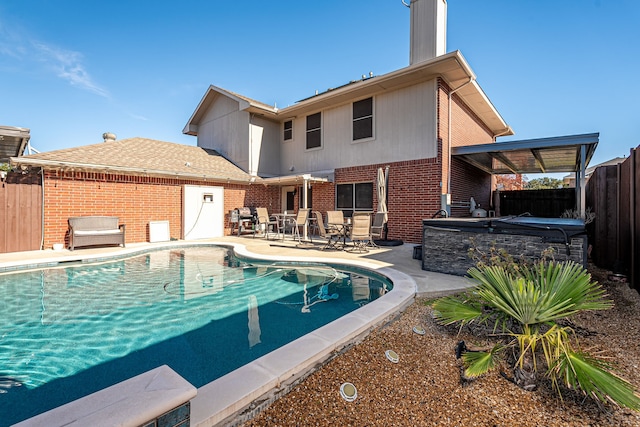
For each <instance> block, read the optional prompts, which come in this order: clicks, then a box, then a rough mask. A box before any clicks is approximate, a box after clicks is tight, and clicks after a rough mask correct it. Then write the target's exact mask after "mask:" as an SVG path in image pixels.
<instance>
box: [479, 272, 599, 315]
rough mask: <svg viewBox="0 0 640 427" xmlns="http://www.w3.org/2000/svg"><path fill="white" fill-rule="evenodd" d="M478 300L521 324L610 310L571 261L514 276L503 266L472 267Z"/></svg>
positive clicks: (587, 275)
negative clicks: (589, 311) (485, 302)
mask: <svg viewBox="0 0 640 427" xmlns="http://www.w3.org/2000/svg"><path fill="white" fill-rule="evenodd" d="M469 275H471V277H473V278H474V279H475V280H476V282H477V283H478V288H477V290H476V291H477V293H478V295H479V297H480V298H482V299H484V300H486V301H487V303H488V304H490V305H491V306H493V307H495V308H496V309H497V310H500V311H502V312H503V313H505V314H507V315H508V316H511V317H512V318H513V319H515V320H517V321H518V322H520V323H522V324H523V325H532V324H536V323H548V322H554V321H556V320H557V319H560V318H563V317H567V316H570V315H572V314H575V313H576V312H578V311H581V310H604V309H608V308H611V301H608V300H606V299H604V290H603V289H602V287H600V286H599V285H598V284H597V283H596V282H592V281H591V276H590V275H589V274H588V273H587V271H586V270H585V269H584V268H583V267H582V266H580V265H578V264H576V263H573V262H565V263H556V262H550V263H539V264H536V265H535V266H534V267H531V268H523V269H522V277H514V276H512V275H511V274H509V273H508V272H507V271H506V270H505V269H504V268H503V267H500V266H493V267H484V268H482V269H477V268H472V269H470V270H469Z"/></svg>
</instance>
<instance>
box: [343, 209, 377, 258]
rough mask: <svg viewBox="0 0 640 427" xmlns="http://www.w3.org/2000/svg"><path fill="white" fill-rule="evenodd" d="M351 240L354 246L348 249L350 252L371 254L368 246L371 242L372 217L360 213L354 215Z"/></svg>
mask: <svg viewBox="0 0 640 427" xmlns="http://www.w3.org/2000/svg"><path fill="white" fill-rule="evenodd" d="M349 238H350V239H351V244H352V245H353V246H352V247H351V248H350V249H347V251H348V252H359V253H365V252H369V249H367V245H368V243H369V242H370V241H371V215H369V214H368V213H358V212H356V213H354V214H353V218H352V219H351V231H350V233H349Z"/></svg>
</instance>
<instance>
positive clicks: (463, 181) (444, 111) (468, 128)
mask: <svg viewBox="0 0 640 427" xmlns="http://www.w3.org/2000/svg"><path fill="white" fill-rule="evenodd" d="M449 91H450V88H449V87H448V86H447V84H446V83H445V82H444V81H442V80H439V85H438V135H439V137H440V138H441V141H443V143H442V155H443V168H442V182H443V187H442V188H443V193H446V191H447V189H446V186H447V173H448V169H447V163H448V155H449V154H448V141H449V140H448V135H449V127H448V123H449V115H448V104H449V103H448V94H449ZM451 135H452V139H451V146H452V147H457V146H463V145H477V144H489V143H492V142H494V141H495V138H494V137H493V134H492V132H491V130H490V129H489V128H488V127H487V126H485V125H484V124H483V123H482V122H481V121H480V120H479V119H478V117H477V116H476V115H475V114H474V113H473V112H472V111H471V110H470V109H469V108H468V107H467V106H466V105H465V104H464V103H463V102H462V100H461V99H460V98H459V97H458V95H457V94H456V93H454V94H453V96H452V102H451ZM491 189H492V180H491V175H490V174H487V173H485V172H483V171H481V170H480V169H477V168H475V167H473V166H471V165H469V164H468V163H466V162H463V161H461V160H455V159H453V160H452V165H451V200H452V201H465V202H468V201H469V200H470V198H471V197H473V198H474V199H475V201H476V202H477V203H480V205H481V206H482V207H483V208H485V209H488V208H489V201H490V199H491ZM452 215H454V216H468V215H469V211H468V210H466V211H464V210H453V211H452Z"/></svg>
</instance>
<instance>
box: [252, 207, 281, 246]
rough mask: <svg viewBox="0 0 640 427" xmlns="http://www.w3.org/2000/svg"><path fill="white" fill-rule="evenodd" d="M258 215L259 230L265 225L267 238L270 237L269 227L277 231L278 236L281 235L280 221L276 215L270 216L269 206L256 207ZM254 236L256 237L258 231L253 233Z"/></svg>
mask: <svg viewBox="0 0 640 427" xmlns="http://www.w3.org/2000/svg"><path fill="white" fill-rule="evenodd" d="M256 215H257V220H256V221H257V222H256V228H257V229H258V230H263V226H264V237H265V238H267V239H268V238H269V229H271V231H275V233H276V236H279V235H280V221H278V220H277V219H276V218H275V217H271V216H269V211H267V208H256ZM253 237H256V233H254V234H253Z"/></svg>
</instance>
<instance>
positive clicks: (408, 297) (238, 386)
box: [0, 237, 471, 426]
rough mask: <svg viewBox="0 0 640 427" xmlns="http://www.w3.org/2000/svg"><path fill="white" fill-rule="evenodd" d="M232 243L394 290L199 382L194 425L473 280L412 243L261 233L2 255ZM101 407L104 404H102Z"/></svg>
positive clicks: (43, 256)
mask: <svg viewBox="0 0 640 427" xmlns="http://www.w3.org/2000/svg"><path fill="white" fill-rule="evenodd" d="M212 243H213V244H221V245H227V246H233V247H234V250H235V251H236V253H237V254H238V255H239V256H242V257H246V258H259V259H262V260H265V259H266V260H273V261H290V260H297V261H309V262H328V263H332V264H347V265H354V266H361V267H364V268H368V269H371V270H375V271H377V272H378V273H381V274H384V275H386V276H388V277H389V278H390V279H391V280H392V281H393V283H394V288H393V290H392V291H391V292H389V293H387V294H386V295H384V296H383V297H381V298H379V299H377V300H375V301H372V302H370V303H369V304H367V305H365V306H363V307H361V308H359V309H357V310H355V311H353V312H351V313H349V314H348V315H346V316H343V317H342V318H340V319H337V320H335V321H334V322H331V323H329V324H328V325H325V326H323V327H321V328H319V329H316V330H315V331H313V332H311V333H309V334H307V335H305V336H303V337H301V338H299V339H297V340H295V341H293V342H291V343H289V344H287V345H285V346H283V347H281V348H279V349H277V350H275V351H273V352H271V353H268V354H266V355H265V356H262V357H260V358H258V359H257V360H255V361H253V362H251V363H249V364H247V365H244V366H242V367H241V368H238V369H236V370H235V371H233V372H231V373H229V374H227V375H225V376H223V377H221V378H219V379H217V380H215V381H213V382H211V383H209V384H206V385H204V386H203V387H200V388H199V389H198V391H197V395H196V397H195V398H194V399H193V400H192V401H191V425H193V426H214V425H220V424H228V423H230V424H234V423H240V422H242V421H243V420H246V419H249V418H251V415H252V414H253V413H255V412H257V411H259V410H261V409H262V408H264V407H266V406H267V405H268V404H269V403H270V402H272V401H273V400H275V399H277V397H279V396H280V395H282V394H284V393H286V392H287V391H288V390H289V389H290V388H291V387H292V386H293V385H295V384H296V383H297V382H299V381H300V380H301V379H303V378H305V377H306V376H307V375H308V374H309V373H311V372H312V371H313V370H315V369H316V368H317V367H318V366H320V365H321V364H322V363H325V362H326V361H327V360H329V359H331V358H332V357H334V356H335V355H337V354H339V353H340V352H341V351H342V350H343V349H344V348H346V347H348V346H350V345H353V344H354V343H357V342H359V341H361V340H362V339H363V338H364V337H365V336H366V335H367V334H368V333H369V332H370V331H371V330H372V329H374V328H376V327H378V326H380V325H382V324H384V323H385V322H388V321H389V320H391V319H393V318H394V317H396V316H398V315H399V313H400V312H402V311H403V310H404V309H405V308H406V307H407V306H409V305H411V304H412V303H413V302H414V300H415V298H416V296H418V297H437V296H442V295H445V294H451V293H456V292H460V291H462V290H464V289H465V288H468V287H469V286H471V282H470V281H468V280H467V279H465V278H463V277H458V276H450V275H446V274H441V273H432V272H428V271H424V270H422V268H421V262H420V261H419V260H415V259H413V257H412V255H413V247H414V246H415V245H413V244H405V245H402V246H395V247H381V248H379V249H375V250H371V251H370V252H368V253H364V254H356V253H349V252H345V251H335V250H332V251H321V250H319V248H321V247H322V245H318V244H317V245H316V246H315V247H313V248H304V249H303V248H299V247H296V243H297V242H293V241H290V240H284V241H280V240H277V241H269V240H265V239H262V238H259V237H256V238H253V237H223V238H218V239H209V240H199V241H187V242H184V241H174V242H165V243H153V244H149V243H140V244H128V245H127V247H126V248H119V247H110V248H99V249H77V250H75V251H68V250H62V251H53V250H43V251H33V252H21V253H12V254H0V272H3V271H10V270H13V269H24V268H42V267H47V266H51V265H59V263H65V262H73V261H77V260H93V261H106V260H109V259H111V258H116V257H122V256H127V255H133V254H136V253H139V252H144V251H147V250H149V249H155V248H157V249H160V248H164V247H172V246H180V245H193V244H212ZM96 410H99V408H96Z"/></svg>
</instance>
